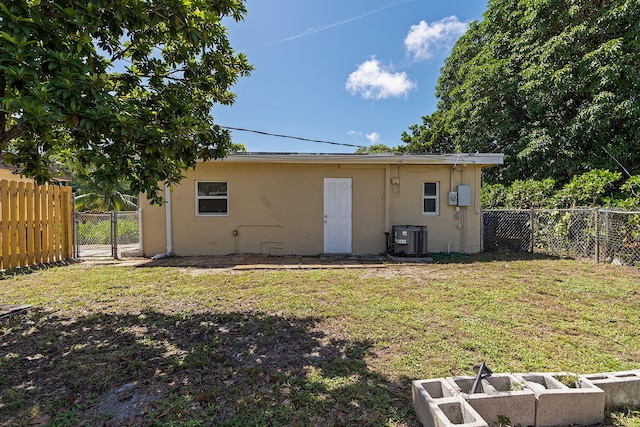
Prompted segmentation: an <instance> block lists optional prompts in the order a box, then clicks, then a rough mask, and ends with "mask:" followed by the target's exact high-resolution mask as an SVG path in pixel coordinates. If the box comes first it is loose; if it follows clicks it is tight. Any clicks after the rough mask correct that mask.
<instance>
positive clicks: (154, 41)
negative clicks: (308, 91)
mask: <svg viewBox="0 0 640 427" xmlns="http://www.w3.org/2000/svg"><path fill="white" fill-rule="evenodd" d="M245 13H246V9H245V7H244V3H243V0H218V1H208V0H158V1H148V2H143V1H137V0H91V1H86V0H14V1H12V2H9V3H8V4H7V3H5V2H2V3H0V151H3V152H6V157H5V159H6V161H7V162H10V163H12V164H15V165H16V166H18V167H20V168H22V170H23V174H24V175H26V176H28V177H32V178H34V179H35V180H36V181H37V182H39V183H43V182H45V181H47V180H48V179H49V178H50V176H49V168H48V166H49V163H50V161H51V158H52V157H53V156H56V155H57V153H58V152H60V151H62V150H69V151H71V152H72V153H73V155H74V156H75V158H76V160H77V162H78V163H79V164H81V165H83V166H85V167H87V166H89V165H91V166H92V170H93V172H92V179H94V180H95V181H97V182H103V183H104V184H105V185H106V186H111V187H115V185H116V183H117V182H118V180H120V179H123V178H124V179H127V180H128V181H129V182H130V183H131V191H133V192H135V193H137V192H146V193H147V197H150V198H151V199H152V200H153V201H154V202H160V201H161V197H160V195H159V194H158V193H157V190H159V185H158V183H161V182H166V183H168V184H172V183H176V182H179V181H180V179H181V178H182V177H183V175H182V173H183V171H184V170H185V169H187V168H190V167H194V166H195V164H196V161H198V160H203V161H206V160H209V159H215V158H220V157H223V156H225V154H227V152H228V151H229V150H230V149H233V148H234V146H233V144H232V143H231V138H230V134H229V132H228V131H227V130H225V129H222V128H221V127H219V126H218V125H216V124H215V123H214V119H213V117H212V115H211V109H212V107H213V106H214V105H215V104H216V103H220V104H227V105H228V104H232V103H233V101H234V98H235V95H234V94H233V93H232V92H230V87H231V86H232V85H233V84H234V83H235V82H236V81H237V79H238V78H239V77H241V76H246V75H248V74H249V72H250V70H251V66H250V65H249V64H248V62H247V60H246V58H245V56H244V55H243V54H242V53H239V54H236V53H235V52H234V51H233V49H232V48H231V46H230V44H229V42H228V40H227V37H226V29H225V27H224V26H223V25H222V19H223V18H224V17H231V18H233V19H235V20H236V21H238V20H241V19H242V17H243V15H244V14H245Z"/></svg>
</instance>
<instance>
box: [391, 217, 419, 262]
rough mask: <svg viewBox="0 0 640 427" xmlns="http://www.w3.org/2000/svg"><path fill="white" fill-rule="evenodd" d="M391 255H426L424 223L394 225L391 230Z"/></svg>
mask: <svg viewBox="0 0 640 427" xmlns="http://www.w3.org/2000/svg"><path fill="white" fill-rule="evenodd" d="M390 249H391V253H392V254H393V255H406V256H422V255H427V227H426V226H424V225H394V226H393V228H392V231H391V247H390Z"/></svg>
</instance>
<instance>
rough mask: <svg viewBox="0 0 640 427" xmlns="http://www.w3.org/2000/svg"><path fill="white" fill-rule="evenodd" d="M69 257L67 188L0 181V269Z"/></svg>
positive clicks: (70, 206)
mask: <svg viewBox="0 0 640 427" xmlns="http://www.w3.org/2000/svg"><path fill="white" fill-rule="evenodd" d="M72 257H73V195H72V193H71V187H61V186H57V185H41V186H38V185H34V184H33V183H31V182H18V181H8V180H6V179H3V180H1V181H0V269H4V270H6V269H9V268H16V267H27V266H30V265H35V264H42V263H50V262H57V261H60V260H63V259H69V258H72Z"/></svg>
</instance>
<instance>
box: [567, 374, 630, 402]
mask: <svg viewBox="0 0 640 427" xmlns="http://www.w3.org/2000/svg"><path fill="white" fill-rule="evenodd" d="M578 383H579V384H580V387H583V386H584V385H587V386H592V387H598V388H600V389H602V390H603V391H604V406H605V409H607V410H614V409H620V408H624V407H628V408H640V371H621V372H605V373H602V374H590V375H580V376H579V377H578Z"/></svg>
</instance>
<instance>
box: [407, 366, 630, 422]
mask: <svg viewBox="0 0 640 427" xmlns="http://www.w3.org/2000/svg"><path fill="white" fill-rule="evenodd" d="M475 380H476V377H465V376H458V377H447V378H435V379H426V380H416V381H413V382H412V398H413V406H414V409H415V411H416V415H417V416H418V419H419V420H420V422H421V423H422V425H423V426H425V427H452V426H462V427H488V426H489V425H498V424H499V423H500V422H503V421H504V420H505V419H508V420H509V421H510V422H511V424H512V425H521V426H523V427H524V426H536V427H553V426H562V425H583V426H588V425H595V424H600V423H602V422H603V420H604V414H605V409H606V410H613V409H619V408H623V407H627V408H632V409H633V408H640V370H629V371H619V372H606V373H596V374H588V375H576V374H573V373H570V372H533V373H516V374H507V373H505V374H495V373H494V374H492V375H490V376H484V377H482V379H481V380H480V382H479V386H478V387H477V388H476V392H475V393H473V394H471V393H470V391H471V389H472V385H473V383H474V382H475Z"/></svg>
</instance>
